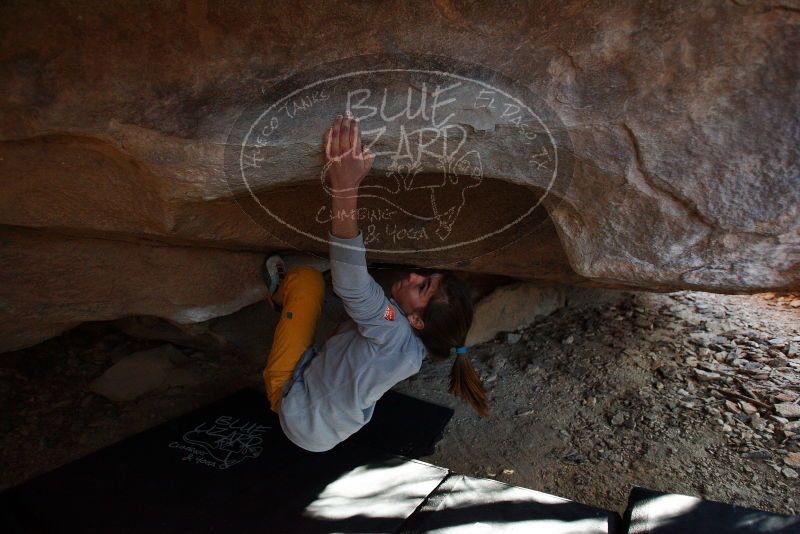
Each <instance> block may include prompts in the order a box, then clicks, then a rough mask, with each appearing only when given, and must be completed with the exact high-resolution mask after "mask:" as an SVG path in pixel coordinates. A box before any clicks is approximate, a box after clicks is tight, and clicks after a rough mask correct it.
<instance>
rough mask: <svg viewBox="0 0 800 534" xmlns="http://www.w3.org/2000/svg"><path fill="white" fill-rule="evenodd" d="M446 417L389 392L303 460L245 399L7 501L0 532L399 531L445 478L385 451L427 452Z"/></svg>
mask: <svg viewBox="0 0 800 534" xmlns="http://www.w3.org/2000/svg"><path fill="white" fill-rule="evenodd" d="M451 416H452V410H450V409H448V408H443V407H440V406H436V405H433V404H430V403H425V402H423V401H419V400H417V399H412V398H410V397H407V396H404V395H400V394H398V393H394V392H389V393H387V394H386V395H385V396H384V398H383V399H381V401H379V403H378V405H377V406H376V408H375V412H374V415H373V420H372V421H371V422H370V423H369V424H368V425H366V426H365V427H364V428H363V429H362V430H361V432H359V433H357V434H355V435H354V436H352V437H351V438H350V439H348V440H346V441H345V442H343V443H341V444H339V445H337V446H336V447H335V448H334V449H332V450H331V451H328V452H324V453H311V452H307V451H305V450H302V449H300V448H298V447H296V446H295V445H293V444H292V443H291V442H290V441H289V440H288V439H286V437H285V436H284V434H283V432H282V431H281V428H280V424H279V422H278V418H277V416H276V415H275V414H274V413H273V412H271V411H270V410H269V408H268V403H267V400H266V397H265V396H264V394H263V393H261V392H259V391H256V390H242V391H240V392H238V393H236V394H234V395H232V396H230V397H228V398H226V399H223V400H221V401H219V402H216V403H213V404H211V405H209V406H206V407H203V408H200V409H198V410H196V411H194V412H191V413H189V414H186V415H184V416H181V417H178V418H177V419H174V420H172V421H168V422H166V423H164V424H161V425H159V426H158V427H155V428H153V429H150V430H148V431H145V432H143V433H141V434H138V435H135V436H132V437H130V438H127V439H125V440H123V441H121V442H119V443H116V444H114V445H111V446H109V447H107V448H105V449H102V450H100V451H97V452H95V453H93V454H90V455H89V456H87V457H85V458H82V459H80V460H77V461H75V462H72V463H70V464H67V465H65V466H62V467H60V468H58V469H56V470H54V471H51V472H49V473H46V474H44V475H42V476H40V477H37V478H35V479H33V480H30V481H28V482H26V483H23V484H21V485H19V486H17V487H15V488H10V489H8V490H6V491H4V492H3V493H2V494H0V514H2V517H1V519H2V523H1V524H0V530H2V531H4V532H65V531H66V532H181V533H183V532H194V533H198V532H226V533H228V532H256V531H258V532H265V531H269V532H296V531H300V532H329V531H332V530H338V531H351V532H364V531H372V532H388V531H393V530H397V529H398V528H399V527H400V525H401V524H402V523H403V521H404V520H405V519H406V518H407V517H408V516H410V515H411V514H412V513H413V512H414V510H415V509H416V508H417V507H418V506H419V505H420V504H421V503H422V502H423V501H424V499H425V498H426V497H427V496H428V495H429V494H430V493H431V492H432V491H433V490H434V489H435V488H436V487H437V486H438V485H439V484H440V483H441V481H442V480H443V479H444V478H445V477H446V475H447V470H446V469H443V468H439V467H435V466H432V465H430V464H426V463H424V462H420V461H417V460H412V459H409V458H404V457H400V456H397V455H396V454H393V452H392V451H395V450H399V451H403V452H404V453H406V456H415V455H419V454H424V452H425V451H428V450H431V449H432V447H433V444H434V443H435V441H436V440H437V439H438V438H439V437H440V436H441V435H442V432H443V430H444V427H445V425H446V424H447V422H448V421H449V419H450V417H451ZM398 433H399V434H402V439H398V435H399V434H398Z"/></svg>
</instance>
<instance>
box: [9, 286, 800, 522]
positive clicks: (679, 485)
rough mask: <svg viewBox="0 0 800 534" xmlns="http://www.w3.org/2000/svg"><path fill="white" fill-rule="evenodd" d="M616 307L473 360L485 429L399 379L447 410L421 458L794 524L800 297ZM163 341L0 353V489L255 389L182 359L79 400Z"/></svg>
mask: <svg viewBox="0 0 800 534" xmlns="http://www.w3.org/2000/svg"><path fill="white" fill-rule="evenodd" d="M609 295H611V296H610V297H609V298H606V299H598V300H596V301H591V300H590V301H589V302H584V303H581V302H572V303H570V305H569V306H568V307H566V308H563V309H561V310H559V311H557V312H555V313H554V314H551V315H550V316H547V317H544V318H542V319H541V320H538V321H536V322H535V323H533V324H531V325H528V326H527V327H525V328H524V329H521V330H520V331H518V332H516V333H512V334H511V335H501V338H502V340H499V341H490V342H487V343H484V344H482V345H479V346H477V347H472V348H471V356H472V358H473V361H474V362H475V366H476V368H477V370H478V371H479V373H480V374H481V375H482V376H483V377H484V379H485V380H486V384H487V388H488V389H489V392H490V399H491V414H490V416H489V417H488V418H480V417H478V416H477V415H476V414H474V413H473V412H471V411H470V409H469V408H468V407H466V406H465V405H462V404H460V403H459V402H457V401H456V400H455V399H454V398H453V397H451V396H450V395H449V394H448V393H447V383H448V373H449V367H448V366H447V365H446V364H433V363H427V362H426V364H425V365H423V368H422V371H421V372H420V373H419V374H418V375H416V376H415V377H412V378H411V379H409V380H407V381H405V382H403V383H401V384H399V385H398V386H397V387H396V388H395V389H396V390H398V391H400V392H403V393H407V394H410V395H414V396H417V397H420V398H423V399H426V400H430V401H432V402H436V403H439V404H444V405H448V406H452V407H454V408H455V411H456V412H455V416H454V417H453V419H452V421H451V422H450V424H449V426H448V428H447V430H446V432H445V435H444V438H443V439H442V441H441V442H440V443H439V444H438V446H437V449H436V452H435V453H434V454H433V455H432V456H429V457H426V458H423V459H424V460H426V461H428V462H431V463H433V464H436V465H440V466H443V467H447V468H450V469H451V470H453V471H456V472H461V473H465V474H469V475H475V476H481V477H491V478H496V479H498V480H502V481H505V482H509V483H511V484H514V485H519V486H524V487H528V488H533V489H536V490H539V491H543V492H547V493H551V494H555V495H558V496H561V497H566V498H569V499H573V500H576V501H579V502H582V503H585V504H589V505H593V506H599V507H603V508H607V509H610V510H616V511H619V512H622V511H623V510H624V508H625V506H626V499H627V495H628V493H629V491H630V489H631V487H632V486H634V485H638V486H644V487H647V488H651V489H656V490H662V491H670V492H676V493H683V494H688V495H697V496H701V497H704V498H707V499H712V500H717V501H722V502H728V503H735V504H739V505H744V506H750V507H755V508H760V509H763V510H769V511H775V512H780V513H785V514H796V513H798V510H800V502H798V500H800V497H798V495H800V479H798V478H797V471H800V468H798V469H792V468H791V467H790V466H791V465H792V462H793V461H794V459H796V458H797V456H792V453H798V452H800V439H798V437H800V430H798V431H797V432H792V431H790V430H789V429H791V428H796V425H795V426H792V421H795V420H796V418H789V419H787V418H781V417H780V416H777V414H776V411H775V408H774V405H775V404H778V403H788V404H791V403H792V402H794V403H795V404H797V403H800V399H799V398H798V394H800V352H798V348H800V307H797V306H800V301H798V300H797V299H798V298H800V296H797V295H772V294H761V295H754V296H741V295H738V296H726V295H716V294H712V293H702V292H688V291H683V292H677V293H671V294H653V293H638V292H610V293H609ZM515 334H518V336H517V335H515ZM516 337H519V339H515V338H516ZM163 344H164V342H163V341H148V340H141V339H136V338H131V337H129V336H127V335H125V334H123V333H122V332H120V331H118V330H115V329H114V328H113V327H111V326H110V325H109V324H107V323H86V324H84V325H82V326H80V327H78V328H76V329H73V330H71V331H69V332H66V333H65V334H63V335H61V336H59V337H57V338H54V339H51V340H48V341H46V342H44V343H41V344H39V345H37V346H35V347H31V348H28V349H24V350H21V351H15V352H9V353H5V354H2V355H0V380H1V381H2V382H0V384H2V386H1V387H0V402H2V406H3V410H2V411H3V417H2V419H0V447H1V450H2V453H1V455H0V489H3V488H7V487H10V486H13V485H15V484H18V483H20V482H22V481H24V480H27V479H29V478H31V477H34V476H36V475H38V474H41V473H43V472H46V471H49V470H51V469H54V468H56V467H58V466H59V465H61V464H64V463H66V462H69V461H71V460H74V459H77V458H79V457H82V456H84V455H86V454H88V453H90V452H92V451H94V450H97V449H99V448H102V447H105V446H107V445H109V444H111V443H113V442H115V441H118V440H120V439H122V438H124V437H126V436H129V435H132V434H135V433H137V432H140V431H142V430H144V429H147V428H149V427H151V426H154V425H156V424H158V423H161V422H163V421H166V420H169V419H172V418H174V417H176V416H178V415H180V414H183V413H185V412H187V411H190V410H192V409H194V408H196V407H198V406H200V405H203V404H207V403H209V402H211V401H213V400H216V399H218V398H221V397H224V396H226V395H227V394H229V393H232V392H233V391H236V390H238V389H240V388H241V387H244V386H255V387H260V384H261V382H260V381H261V377H260V373H261V368H262V364H260V363H259V362H258V361H255V360H253V359H252V358H250V359H248V358H242V357H241V356H232V355H225V354H210V353H206V352H200V351H197V350H195V349H189V348H185V347H179V348H180V349H181V351H182V352H183V354H184V355H185V359H184V360H183V361H181V362H177V363H178V364H179V365H178V366H177V370H176V372H175V373H173V374H172V375H170V379H169V380H167V382H165V383H164V384H163V385H162V386H161V387H160V388H159V389H158V390H156V391H154V392H152V393H150V394H148V395H146V396H144V397H141V398H139V399H137V400H135V401H129V402H113V401H110V400H108V399H106V398H104V397H101V396H99V395H96V394H94V393H92V392H90V391H89V389H88V385H89V383H90V382H91V381H92V380H93V379H94V378H96V377H97V376H99V375H100V374H101V373H102V372H103V371H104V370H105V369H107V368H108V367H109V366H110V365H111V364H112V363H113V362H115V361H118V360H119V359H120V358H122V357H123V356H125V355H127V354H130V353H133V352H136V351H139V350H145V349H149V348H153V347H157V346H160V345H163ZM736 395H739V396H740V397H742V398H747V399H753V397H756V398H757V399H756V400H757V402H759V403H760V404H759V405H758V406H755V410H756V411H755V412H753V410H752V409H751V408H753V405H752V403H747V401H745V402H744V404H742V403H740V401H742V400H743V399H740V398H737V397H736ZM745 404H746V406H745ZM747 411H750V412H751V413H747Z"/></svg>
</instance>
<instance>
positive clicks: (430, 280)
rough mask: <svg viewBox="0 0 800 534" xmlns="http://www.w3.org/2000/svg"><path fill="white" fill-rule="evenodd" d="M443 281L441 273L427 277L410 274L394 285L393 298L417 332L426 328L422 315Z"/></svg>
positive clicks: (427, 275) (426, 275)
mask: <svg viewBox="0 0 800 534" xmlns="http://www.w3.org/2000/svg"><path fill="white" fill-rule="evenodd" d="M441 280H442V275H441V274H440V273H434V274H425V275H422V274H417V273H409V274H408V275H406V276H405V277H404V278H402V279H400V280H398V281H397V282H395V283H394V284H392V297H393V298H394V300H395V301H397V304H398V305H400V307H401V308H402V309H403V312H404V313H405V314H406V316H407V317H408V322H409V323H411V326H412V327H414V328H416V329H417V330H421V329H422V328H423V327H424V326H425V325H424V323H423V321H422V314H423V312H424V311H425V308H427V307H428V302H429V301H430V300H431V297H432V296H433V295H435V294H436V292H437V291H438V290H439V284H440V282H441Z"/></svg>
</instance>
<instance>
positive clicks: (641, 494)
mask: <svg viewBox="0 0 800 534" xmlns="http://www.w3.org/2000/svg"><path fill="white" fill-rule="evenodd" d="M625 527H627V532H629V533H630V534H756V533H759V534H760V533H767V532H769V533H770V534H773V533H775V534H777V533H781V534H789V533H793V534H797V533H800V517H798V516H786V515H780V514H773V513H770V512H764V511H761V510H756V509H753V508H744V507H742V506H735V505H732V504H724V503H721V502H715V501H705V500H703V499H700V498H698V497H690V496H688V495H678V494H674V493H662V492H660V491H654V490H649V489H645V488H634V489H633V491H631V494H630V496H629V498H628V508H627V510H626V512H625Z"/></svg>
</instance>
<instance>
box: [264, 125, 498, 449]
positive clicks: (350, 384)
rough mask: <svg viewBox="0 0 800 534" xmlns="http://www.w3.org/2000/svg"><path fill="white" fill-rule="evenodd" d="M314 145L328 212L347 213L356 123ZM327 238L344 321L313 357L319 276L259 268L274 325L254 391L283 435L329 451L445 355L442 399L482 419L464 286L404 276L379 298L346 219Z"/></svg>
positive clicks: (357, 162) (428, 276)
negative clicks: (426, 363)
mask: <svg viewBox="0 0 800 534" xmlns="http://www.w3.org/2000/svg"><path fill="white" fill-rule="evenodd" d="M324 145H325V159H326V167H327V177H328V180H329V181H330V188H331V191H332V198H331V212H332V213H341V212H342V211H343V212H344V213H356V211H355V210H356V207H357V201H358V187H359V184H360V183H361V181H362V180H363V179H364V177H365V176H366V174H367V172H368V171H369V170H370V168H371V166H372V161H373V159H374V156H373V154H372V153H370V151H369V150H368V149H365V150H362V147H361V134H360V131H359V124H358V121H357V120H355V119H352V118H350V116H349V114H348V117H342V116H341V115H339V116H338V118H337V119H336V120H335V121H334V123H333V126H332V127H331V128H330V129H328V130H327V131H326V133H325V138H324ZM351 210H352V211H351ZM328 239H329V241H330V271H331V280H332V283H333V291H334V293H335V294H336V295H338V296H339V297H340V298H341V299H342V303H343V305H344V309H345V311H346V312H347V315H348V316H349V319H348V320H347V321H345V322H344V323H343V324H341V325H340V327H339V329H338V330H337V331H336V332H335V334H334V335H332V336H331V337H329V338H328V340H327V341H326V342H325V344H324V346H323V347H322V349H317V348H316V347H314V346H312V342H313V338H314V331H315V329H316V324H317V320H318V319H319V316H320V314H321V312H322V303H323V299H324V290H325V284H324V281H323V278H322V274H321V273H320V272H319V271H318V270H316V269H313V268H311V267H296V268H294V269H291V270H289V272H288V273H287V272H286V265H285V262H283V261H282V259H281V258H280V257H279V256H276V255H273V256H270V257H269V258H268V259H267V261H266V264H265V270H264V273H265V274H264V277H265V281H266V282H267V285H268V286H269V290H270V297H269V299H270V303H271V305H272V306H273V307H274V308H276V309H278V310H279V311H280V313H281V317H280V320H279V322H278V326H277V328H276V331H275V338H274V342H273V345H272V350H271V351H270V354H269V357H268V359H267V365H266V368H265V369H264V383H265V386H266V390H267V395H268V397H269V400H270V404H271V408H272V410H274V411H275V412H277V413H278V415H279V418H280V424H281V427H282V428H283V431H284V433H285V434H286V436H287V437H288V438H289V439H290V440H291V441H292V442H294V443H295V444H296V445H298V446H300V447H302V448H304V449H306V450H309V451H326V450H329V449H331V448H333V447H334V446H335V445H336V444H338V443H340V442H341V441H344V440H345V439H347V438H348V437H349V436H350V435H352V434H353V433H355V432H356V431H358V430H359V429H360V428H361V427H362V426H364V425H365V424H366V423H367V422H369V420H370V418H371V417H372V412H373V409H374V408H375V403H376V402H377V401H378V399H380V398H381V396H382V395H383V394H384V393H385V392H386V391H388V390H389V389H390V388H391V387H392V386H393V385H395V384H397V383H398V382H400V381H401V380H404V379H406V378H408V377H409V376H412V375H414V374H416V373H417V372H418V371H419V369H420V366H421V365H422V360H423V359H424V357H425V355H426V352H429V353H430V354H431V356H432V357H433V358H435V359H445V358H448V357H451V356H450V352H451V349H455V353H456V355H455V357H454V361H453V367H452V370H451V376H450V392H451V393H453V394H455V395H457V396H459V397H461V398H463V399H464V400H466V401H467V402H468V403H470V404H471V405H472V406H473V407H474V408H475V410H476V411H477V412H478V413H480V414H481V415H486V414H487V413H488V403H487V399H486V393H485V391H484V389H483V386H482V384H481V381H480V378H479V377H478V376H477V374H476V373H475V371H474V369H473V368H472V365H471V364H470V362H469V359H468V357H467V355H466V352H467V348H466V347H465V346H464V342H465V340H466V337H467V331H468V330H469V327H470V325H471V324H472V315H473V309H472V301H471V298H470V292H469V288H468V287H467V286H466V284H465V283H464V282H463V281H461V280H460V279H459V278H457V277H456V276H454V275H453V274H452V273H449V272H445V271H436V270H426V269H419V270H412V271H411V272H409V273H408V274H407V275H406V276H405V277H404V278H402V279H401V280H398V281H397V282H395V283H394V284H393V285H392V287H391V296H390V297H387V296H386V295H385V294H384V291H383V289H382V288H381V286H380V285H378V283H377V282H376V281H375V280H374V279H373V278H372V277H371V276H370V275H369V273H368V272H367V262H366V249H365V247H364V241H363V235H362V233H361V231H360V230H359V228H358V226H357V222H356V220H355V218H347V217H341V218H338V217H335V218H333V219H332V221H331V228H330V232H329V233H328Z"/></svg>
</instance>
